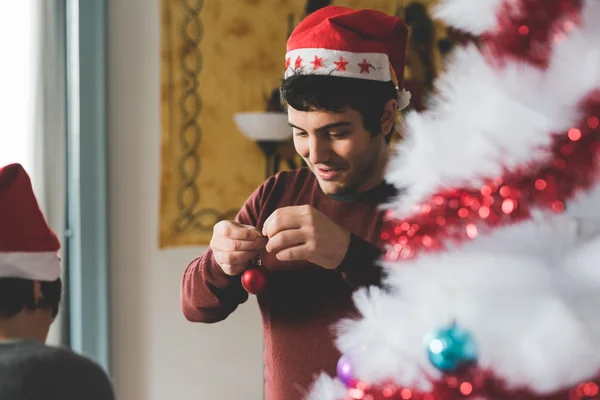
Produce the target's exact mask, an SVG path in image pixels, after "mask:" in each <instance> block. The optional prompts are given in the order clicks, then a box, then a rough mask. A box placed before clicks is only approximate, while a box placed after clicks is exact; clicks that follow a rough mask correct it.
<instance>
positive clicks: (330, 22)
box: [285, 6, 410, 108]
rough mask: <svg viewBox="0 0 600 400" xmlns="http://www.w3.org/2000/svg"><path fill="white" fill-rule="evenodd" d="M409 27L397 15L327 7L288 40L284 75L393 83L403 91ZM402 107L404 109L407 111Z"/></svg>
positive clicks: (310, 16)
mask: <svg viewBox="0 0 600 400" xmlns="http://www.w3.org/2000/svg"><path fill="white" fill-rule="evenodd" d="M407 41H408V28H407V26H406V24H405V23H404V21H403V20H402V19H400V18H398V17H392V16H390V15H387V14H384V13H381V12H378V11H374V10H352V9H349V8H345V7H337V6H328V7H324V8H321V9H320V10H318V11H315V12H314V13H312V14H310V15H309V16H307V17H306V18H305V19H304V20H303V21H302V22H300V24H298V26H297V27H296V29H294V31H293V32H292V34H291V36H290V38H289V39H288V42H287V54H286V56H285V60H286V61H285V77H286V78H288V77H290V76H292V75H298V74H300V75H330V76H340V77H346V78H357V79H368V80H373V81H382V82H387V81H394V82H395V83H396V84H397V86H398V88H399V90H401V91H402V93H403V97H402V98H399V100H400V102H401V103H404V102H406V105H408V98H404V97H406V96H410V95H409V94H408V92H406V91H404V90H403V89H404V66H405V64H406V46H407ZM406 105H402V107H400V108H404V107H405V106H406Z"/></svg>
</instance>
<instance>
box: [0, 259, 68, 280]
mask: <svg viewBox="0 0 600 400" xmlns="http://www.w3.org/2000/svg"><path fill="white" fill-rule="evenodd" d="M59 277H60V257H59V256H58V254H57V253H56V252H40V253H24V252H8V253H2V252H0V278H21V279H30V280H32V281H48V282H52V281H55V280H57V279H58V278H59Z"/></svg>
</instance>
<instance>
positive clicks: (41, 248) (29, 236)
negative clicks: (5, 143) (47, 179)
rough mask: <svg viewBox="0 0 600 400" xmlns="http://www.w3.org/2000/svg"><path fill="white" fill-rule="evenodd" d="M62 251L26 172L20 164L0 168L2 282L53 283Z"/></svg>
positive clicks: (0, 268) (0, 275) (57, 275)
mask: <svg viewBox="0 0 600 400" xmlns="http://www.w3.org/2000/svg"><path fill="white" fill-rule="evenodd" d="M59 249H60V243H59V241H58V238H57V237H56V235H55V234H54V232H52V230H51V229H50V227H49V226H48V224H47V223H46V219H45V218H44V215H43V214H42V211H41V210H40V207H39V205H38V202H37V200H36V198H35V195H34V194H33V188H32V187H31V180H30V179H29V175H27V172H25V170H24V169H23V167H22V166H21V165H19V164H11V165H7V166H5V167H3V168H0V278H22V279H30V280H35V281H54V280H56V279H58V278H59V277H60V258H59V256H58V253H57V252H58V250H59Z"/></svg>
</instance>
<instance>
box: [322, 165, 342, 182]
mask: <svg viewBox="0 0 600 400" xmlns="http://www.w3.org/2000/svg"><path fill="white" fill-rule="evenodd" d="M341 172H342V169H341V168H329V167H326V168H322V167H317V174H318V175H319V177H320V178H321V179H323V180H325V181H329V180H333V179H335V178H336V177H337V176H338V175H339V174H340V173H341Z"/></svg>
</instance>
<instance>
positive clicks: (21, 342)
mask: <svg viewBox="0 0 600 400" xmlns="http://www.w3.org/2000/svg"><path fill="white" fill-rule="evenodd" d="M59 247H60V245H59V241H58V239H57V237H56V235H55V234H54V233H53V232H52V231H51V230H50V228H49V227H48V225H47V224H46V221H45V219H44V216H43V215H42V213H41V211H40V209H39V206H38V204H37V201H36V199H35V196H34V194H33V190H32V188H31V182H30V180H29V176H28V175H27V173H26V172H25V171H24V170H23V168H22V167H21V166H20V165H18V164H13V165H8V166H6V167H4V168H0V399H10V400H55V399H56V400H59V399H60V400H70V399H73V400H80V399H86V400H112V399H113V398H114V397H113V391H112V387H111V384H110V382H109V380H108V378H107V376H106V374H105V373H104V372H103V371H102V369H101V368H100V367H99V366H97V365H96V364H94V363H93V362H91V361H89V360H87V359H85V358H83V357H80V356H78V355H75V354H74V353H72V352H70V351H67V350H63V349H59V348H53V347H49V346H46V345H44V342H45V341H46V337H47V335H48V331H49V329H50V325H51V324H52V321H53V319H54V318H55V317H56V314H57V312H58V306H59V303H60V298H61V290H62V288H61V280H60V260H59V258H58V255H57V251H58V250H59Z"/></svg>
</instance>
